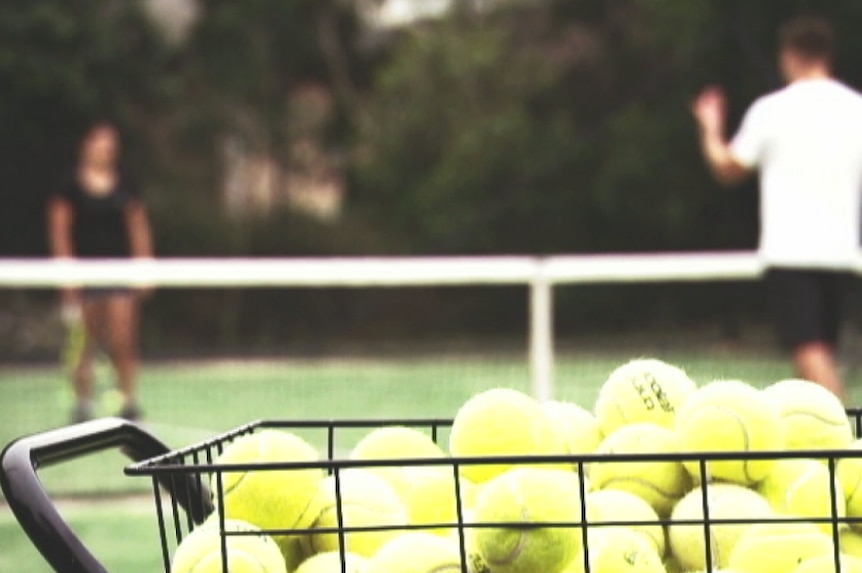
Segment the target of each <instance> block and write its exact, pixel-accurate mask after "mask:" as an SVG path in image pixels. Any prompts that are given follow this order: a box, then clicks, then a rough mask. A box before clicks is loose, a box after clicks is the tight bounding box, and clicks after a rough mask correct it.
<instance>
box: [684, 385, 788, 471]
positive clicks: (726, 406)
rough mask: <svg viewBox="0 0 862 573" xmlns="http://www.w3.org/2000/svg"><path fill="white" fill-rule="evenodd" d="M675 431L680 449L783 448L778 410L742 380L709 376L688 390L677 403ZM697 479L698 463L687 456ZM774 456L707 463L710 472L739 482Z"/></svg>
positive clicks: (766, 468) (766, 467)
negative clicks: (711, 379)
mask: <svg viewBox="0 0 862 573" xmlns="http://www.w3.org/2000/svg"><path fill="white" fill-rule="evenodd" d="M676 432H677V435H678V436H679V440H680V449H681V451H683V452H755V451H764V450H765V451H776V450H781V449H783V448H784V426H783V425H782V423H781V418H780V417H779V415H778V410H777V409H776V408H775V406H774V405H773V404H772V403H771V402H770V401H769V400H768V399H767V398H766V396H765V395H764V393H763V392H762V391H760V390H757V389H755V388H753V387H752V386H749V385H748V384H745V383H743V382H739V381H735V380H723V381H718V382H712V383H710V384H707V385H706V386H703V387H701V388H700V389H698V390H697V392H695V393H694V394H692V395H691V396H690V397H689V399H688V400H686V402H685V404H683V406H682V407H681V408H680V409H679V412H677V417H676ZM683 465H684V466H685V468H686V469H687V470H688V472H689V473H690V474H691V475H692V476H693V477H695V479H697V480H698V481H700V475H699V474H700V464H699V463H698V462H697V461H687V462H685V463H684V464H683ZM774 465H775V460H745V459H739V460H721V461H713V462H710V463H709V464H708V468H707V469H708V472H709V476H710V477H711V478H715V479H718V480H725V481H729V482H733V483H738V484H741V485H750V484H754V483H757V482H759V481H760V480H762V479H763V478H765V477H766V475H767V474H768V473H769V471H770V470H771V469H772V467H773V466H774Z"/></svg>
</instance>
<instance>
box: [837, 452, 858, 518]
mask: <svg viewBox="0 0 862 573" xmlns="http://www.w3.org/2000/svg"><path fill="white" fill-rule="evenodd" d="M847 449H848V450H852V451H853V452H854V453H855V454H857V455H859V452H858V450H862V440H856V441H854V442H852V443H851V444H850V445H849V446H848V447H847ZM835 474H836V475H837V476H838V481H839V482H840V483H841V489H842V491H843V492H844V498H845V499H846V500H847V515H848V516H849V517H855V518H859V517H862V457H853V458H851V457H847V458H841V459H840V460H838V464H837V467H836V470H835ZM850 527H852V528H853V529H855V530H857V531H862V523H860V522H856V523H854V522H851V523H850Z"/></svg>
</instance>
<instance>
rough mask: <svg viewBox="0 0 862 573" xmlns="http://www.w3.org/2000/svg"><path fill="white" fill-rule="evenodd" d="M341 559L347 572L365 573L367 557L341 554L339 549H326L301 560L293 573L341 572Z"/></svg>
mask: <svg viewBox="0 0 862 573" xmlns="http://www.w3.org/2000/svg"><path fill="white" fill-rule="evenodd" d="M342 560H344V571H346V572H347V573H366V571H367V570H368V559H366V558H365V557H363V556H361V555H357V554H356V553H349V552H348V553H344V555H342V554H341V552H340V551H326V552H324V553H318V554H317V555H312V556H311V557H309V558H308V559H306V560H305V561H303V562H302V563H301V564H300V565H299V567H297V568H296V570H295V573H342Z"/></svg>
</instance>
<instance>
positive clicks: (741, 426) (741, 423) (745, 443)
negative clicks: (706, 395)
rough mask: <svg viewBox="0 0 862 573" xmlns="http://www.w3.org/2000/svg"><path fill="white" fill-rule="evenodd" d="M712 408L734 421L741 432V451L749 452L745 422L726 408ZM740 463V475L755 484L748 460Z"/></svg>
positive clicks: (732, 410) (749, 443)
mask: <svg viewBox="0 0 862 573" xmlns="http://www.w3.org/2000/svg"><path fill="white" fill-rule="evenodd" d="M713 408H716V409H718V410H719V411H721V412H724V413H726V414H729V415H730V417H731V418H733V419H734V420H735V421H736V424H737V425H738V426H739V429H740V430H741V431H742V445H743V450H742V451H744V452H749V451H751V439H750V436H749V435H748V427H747V426H746V425H745V421H744V420H743V419H742V417H741V416H740V415H739V414H738V413H737V412H736V411H735V410H734V409H732V408H728V407H727V406H721V405H716V406H713ZM740 461H742V474H743V475H744V476H745V479H746V480H747V481H748V482H749V483H755V482H757V481H758V480H756V479H754V477H752V475H751V473H750V471H749V468H748V462H749V460H747V459H744V460H740ZM707 471H709V468H708V467H707Z"/></svg>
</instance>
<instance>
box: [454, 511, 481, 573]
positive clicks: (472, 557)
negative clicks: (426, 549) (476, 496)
mask: <svg viewBox="0 0 862 573" xmlns="http://www.w3.org/2000/svg"><path fill="white" fill-rule="evenodd" d="M466 520H467V523H475V522H476V519H475V515H474V514H473V513H472V512H470V513H469V514H468V515H467V516H466ZM478 531H479V530H478V529H473V528H464V529H461V530H458V531H454V532H453V534H452V535H451V537H450V539H452V541H453V542H454V543H455V544H456V545H457V546H458V548H459V549H460V547H461V536H462V535H463V537H464V552H465V554H466V556H467V571H468V572H469V573H491V568H490V567H489V566H488V564H487V563H486V562H485V559H484V558H483V557H482V555H481V554H480V553H479V545H478V544H477V543H476V533H477V532H478Z"/></svg>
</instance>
